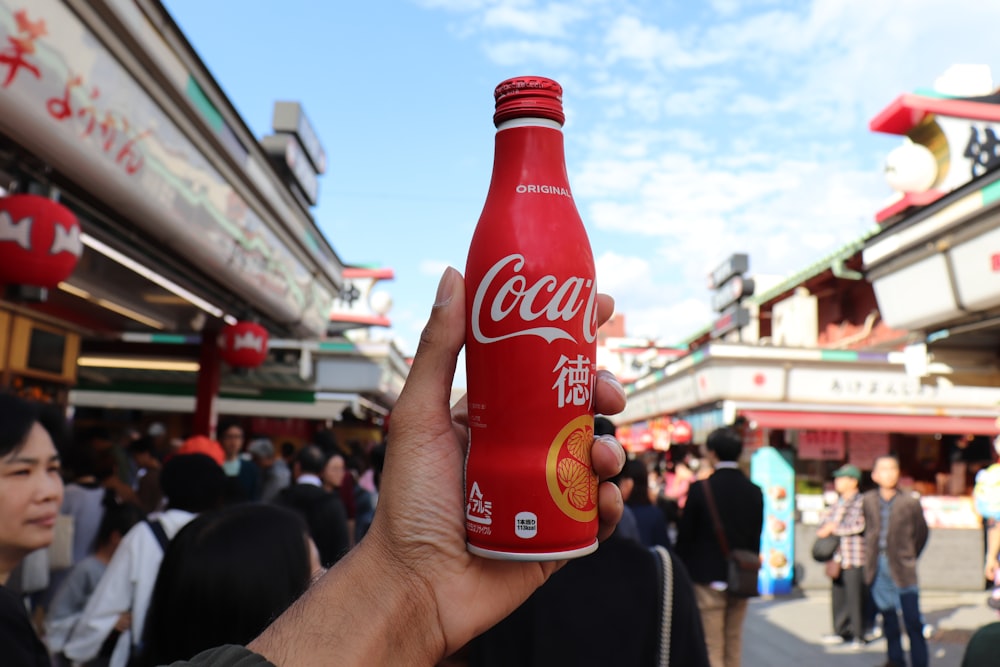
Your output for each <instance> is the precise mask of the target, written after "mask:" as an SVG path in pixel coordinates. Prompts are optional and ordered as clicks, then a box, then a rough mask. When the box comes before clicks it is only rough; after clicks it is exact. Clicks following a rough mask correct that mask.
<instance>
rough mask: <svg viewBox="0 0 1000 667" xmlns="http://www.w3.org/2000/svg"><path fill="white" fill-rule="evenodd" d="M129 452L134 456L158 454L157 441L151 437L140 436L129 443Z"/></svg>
mask: <svg viewBox="0 0 1000 667" xmlns="http://www.w3.org/2000/svg"><path fill="white" fill-rule="evenodd" d="M128 451H129V453H130V454H132V455H133V456H134V455H135V454H153V453H154V452H156V441H154V440H153V436H151V435H143V436H140V437H138V438H136V439H135V440H133V441H132V442H130V443H129V445H128Z"/></svg>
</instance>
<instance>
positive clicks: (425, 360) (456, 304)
mask: <svg viewBox="0 0 1000 667" xmlns="http://www.w3.org/2000/svg"><path fill="white" fill-rule="evenodd" d="M464 343H465V281H464V279H463V278H462V274H460V273H459V272H458V271H456V270H455V269H453V268H451V267H450V266H449V267H448V268H447V269H445V272H444V275H442V276H441V282H440V284H438V290H437V297H436V298H435V300H434V307H433V308H432V309H431V316H430V319H429V320H428V321H427V325H426V326H425V327H424V330H423V331H422V332H421V334H420V345H419V346H418V347H417V354H416V355H415V356H414V357H413V365H412V366H411V367H410V372H409V375H408V376H407V378H406V385H405V386H404V387H403V391H402V393H401V394H400V397H399V402H398V403H397V404H396V408H395V410H393V412H394V413H396V414H395V415H394V417H393V422H392V423H397V420H399V418H400V417H404V419H405V422H403V423H407V424H415V423H421V422H423V423H424V424H427V421H426V420H427V419H428V418H429V417H432V416H433V418H434V419H437V418H438V417H439V416H440V418H441V419H442V420H443V422H442V426H445V427H447V426H448V425H449V424H450V421H451V417H450V414H449V412H448V408H449V405H450V403H451V385H452V381H453V380H454V378H455V364H456V361H457V359H458V353H459V350H461V349H462V345H463V344H464ZM435 426H436V424H435ZM390 428H391V426H390Z"/></svg>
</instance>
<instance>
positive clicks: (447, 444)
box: [250, 268, 625, 667]
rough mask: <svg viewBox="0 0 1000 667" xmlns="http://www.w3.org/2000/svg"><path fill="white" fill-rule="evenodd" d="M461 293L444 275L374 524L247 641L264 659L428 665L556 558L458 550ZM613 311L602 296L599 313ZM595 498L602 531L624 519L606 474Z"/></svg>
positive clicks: (397, 415)
mask: <svg viewBox="0 0 1000 667" xmlns="http://www.w3.org/2000/svg"><path fill="white" fill-rule="evenodd" d="M464 292H465V284H464V280H463V278H462V276H461V275H460V274H459V273H458V272H457V271H456V270H454V269H450V268H449V269H448V270H447V271H445V274H444V276H443V277H442V279H441V284H440V286H439V288H438V294H437V299H436V302H435V304H434V308H433V310H432V313H431V318H430V321H429V322H428V324H427V326H426V327H425V328H424V331H423V333H422V335H421V340H420V346H419V349H418V350H417V354H416V357H415V358H414V361H413V366H412V369H411V370H410V374H409V377H408V378H407V381H406V386H405V388H404V389H403V393H402V395H401V396H400V399H399V402H398V403H397V404H396V408H395V409H394V410H393V416H392V426H391V429H390V433H389V445H388V447H387V452H386V463H385V470H384V475H383V478H382V487H381V494H380V497H379V505H378V510H377V512H376V515H375V520H374V522H373V524H372V527H371V530H370V531H369V533H368V535H367V536H366V537H365V539H364V540H362V541H361V543H360V544H359V545H358V546H357V547H356V548H355V549H354V550H352V551H351V552H350V553H349V554H348V555H347V556H346V557H345V558H344V559H343V560H341V561H340V562H339V563H338V564H337V565H336V566H335V567H334V568H333V569H331V570H330V572H328V573H327V574H326V575H325V576H324V577H323V578H322V579H321V580H320V581H319V582H317V583H316V584H315V585H314V586H313V587H312V588H311V589H310V590H309V591H308V592H307V593H306V594H305V595H304V596H303V598H302V599H301V600H299V602H297V603H296V604H295V605H294V606H293V607H292V608H291V609H289V610H288V611H287V612H286V613H285V614H284V615H283V616H282V617H281V618H279V619H278V620H277V621H276V622H275V623H274V624H272V626H271V627H269V628H268V629H267V630H265V632H264V633H263V634H262V635H261V636H260V637H259V638H258V639H257V640H255V641H254V643H253V644H251V646H250V648H251V649H253V650H255V651H257V652H258V653H261V654H262V655H264V656H265V657H267V658H268V659H269V660H270V661H271V662H273V663H275V664H278V665H281V666H282V667H295V666H296V665H312V664H320V663H323V662H324V661H327V660H330V661H335V662H336V664H338V665H380V664H405V665H434V664H436V663H437V661H439V660H440V659H441V658H442V657H444V656H445V655H448V654H450V653H452V652H454V651H456V650H458V649H459V648H461V647H462V646H463V645H464V644H465V643H467V642H468V641H469V640H471V639H472V638H473V637H475V636H476V635H477V634H479V633H481V632H482V631H483V630H485V629H486V628H488V627H490V626H492V625H493V624H495V623H497V622H498V621H499V620H500V619H502V618H504V617H505V616H506V615H507V614H509V613H510V612H511V611H513V610H514V609H515V608H516V607H518V606H519V605H520V604H521V603H522V602H524V600H526V599H527V598H528V596H529V595H531V593H532V592H534V590H535V589H537V588H538V587H539V586H541V585H542V584H543V583H544V582H545V581H546V579H547V578H548V577H549V576H550V575H551V574H552V573H553V572H555V571H556V570H557V569H558V568H559V567H561V566H562V564H563V563H564V561H546V562H516V561H499V560H489V559H484V558H481V557H479V556H475V555H473V554H471V553H469V551H468V550H467V549H466V544H465V490H464V486H463V468H464V462H465V449H466V447H467V444H468V426H467V424H466V423H465V412H464V409H463V408H462V406H461V404H460V405H459V406H457V409H456V410H455V411H454V412H453V411H452V410H450V409H449V400H450V396H451V386H452V380H453V377H454V372H455V364H456V360H457V358H458V353H459V350H460V349H461V348H462V345H463V343H464V340H465V327H466V316H465V293H464ZM612 310H613V302H612V300H611V299H610V298H609V297H606V296H604V295H602V296H601V297H600V298H599V299H598V315H599V317H598V319H599V321H600V322H604V321H606V320H607V319H608V318H609V317H610V315H611V312H612ZM595 393H596V408H597V410H598V411H599V412H601V413H603V414H615V413H617V412H620V411H621V410H622V409H624V407H625V394H624V392H623V390H622V387H621V385H620V384H619V383H618V381H617V380H616V379H615V378H614V376H612V375H611V374H609V373H606V372H604V371H602V372H601V373H600V374H599V376H598V378H597V381H596V389H595ZM511 418H519V416H518V415H511ZM526 418H527V417H526ZM592 461H593V468H594V471H595V472H596V473H597V474H598V475H599V476H600V477H601V479H607V478H608V477H610V476H612V475H614V474H616V473H617V472H619V471H620V470H621V467H622V465H623V464H624V461H625V452H624V450H623V449H622V447H621V445H620V444H618V442H617V441H615V440H614V439H613V438H610V437H607V436H605V437H602V438H599V439H597V440H596V441H595V442H594V446H593V454H592ZM598 496H599V501H598V511H599V515H600V524H601V527H600V535H601V537H606V536H608V535H610V533H611V532H612V531H613V530H614V526H615V525H616V524H617V522H618V519H619V518H620V517H621V513H622V499H621V494H620V493H619V492H618V488H617V487H616V486H615V485H614V484H612V483H610V482H604V483H602V484H601V485H600V488H599V492H598Z"/></svg>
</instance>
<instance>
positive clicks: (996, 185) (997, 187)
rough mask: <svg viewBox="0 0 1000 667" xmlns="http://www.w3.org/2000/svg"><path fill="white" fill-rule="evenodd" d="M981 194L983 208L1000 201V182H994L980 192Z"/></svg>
mask: <svg viewBox="0 0 1000 667" xmlns="http://www.w3.org/2000/svg"><path fill="white" fill-rule="evenodd" d="M980 192H982V193H983V206H984V207H986V206H989V205H990V204H992V203H993V202H995V201H997V200H998V199H1000V181H993V182H992V183H990V184H989V185H987V186H986V187H985V188H983V189H982V190H980Z"/></svg>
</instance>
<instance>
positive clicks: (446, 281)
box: [434, 266, 455, 308]
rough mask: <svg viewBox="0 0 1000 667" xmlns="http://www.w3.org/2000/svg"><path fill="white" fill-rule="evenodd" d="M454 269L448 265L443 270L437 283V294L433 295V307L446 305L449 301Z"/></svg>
mask: <svg viewBox="0 0 1000 667" xmlns="http://www.w3.org/2000/svg"><path fill="white" fill-rule="evenodd" d="M454 276H455V269H453V268H451V267H450V266H449V267H448V268H447V269H445V270H444V274H442V276H441V282H439V283H438V290H437V296H435V297H434V307H435V308H441V307H442V306H447V305H448V304H449V303H451V295H452V289H451V283H452V281H453V280H454Z"/></svg>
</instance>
